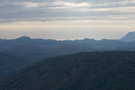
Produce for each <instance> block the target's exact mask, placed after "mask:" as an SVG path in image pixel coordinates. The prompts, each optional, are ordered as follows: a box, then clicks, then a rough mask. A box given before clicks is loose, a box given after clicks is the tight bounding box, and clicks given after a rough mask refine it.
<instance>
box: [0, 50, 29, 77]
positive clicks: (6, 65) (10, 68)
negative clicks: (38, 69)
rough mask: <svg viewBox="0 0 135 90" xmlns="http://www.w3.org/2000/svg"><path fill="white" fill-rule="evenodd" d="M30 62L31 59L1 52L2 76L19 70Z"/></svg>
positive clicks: (0, 71)
mask: <svg viewBox="0 0 135 90" xmlns="http://www.w3.org/2000/svg"><path fill="white" fill-rule="evenodd" d="M30 63H31V61H29V60H27V59H25V58H22V57H18V56H14V55H11V54H8V53H3V52H0V76H1V75H5V74H8V73H11V72H14V71H17V70H19V69H21V68H23V67H25V66H27V65H29V64H30Z"/></svg>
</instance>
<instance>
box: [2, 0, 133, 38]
mask: <svg viewBox="0 0 135 90" xmlns="http://www.w3.org/2000/svg"><path fill="white" fill-rule="evenodd" d="M0 1H1V4H0V7H1V8H0V38H1V39H14V38H18V37H21V36H29V37H31V38H43V39H57V40H66V39H69V40H73V39H84V38H93V39H97V40H100V39H119V38H121V37H123V36H124V35H125V34H127V33H128V32H131V31H134V29H135V25H134V24H135V0H102V1H99V0H94V1H93V0H68V1H66V0H51V1H50V0H29V1H25V0H19V1H18V0H14V1H12V0H0Z"/></svg>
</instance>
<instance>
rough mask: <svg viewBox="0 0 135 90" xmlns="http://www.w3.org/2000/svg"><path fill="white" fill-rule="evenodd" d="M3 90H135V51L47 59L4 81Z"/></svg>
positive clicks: (2, 83)
mask: <svg viewBox="0 0 135 90" xmlns="http://www.w3.org/2000/svg"><path fill="white" fill-rule="evenodd" d="M0 89H1V90H135V52H130V51H127V52H124V51H111V52H89V53H88V52H84V53H78V54H73V55H64V56H58V57H54V58H48V59H44V60H43V61H40V62H38V63H36V64H34V65H31V66H28V67H26V68H24V69H22V70H20V71H18V72H16V73H14V74H13V75H10V76H8V77H5V78H3V79H0Z"/></svg>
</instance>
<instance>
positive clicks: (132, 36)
mask: <svg viewBox="0 0 135 90" xmlns="http://www.w3.org/2000/svg"><path fill="white" fill-rule="evenodd" d="M120 40H121V41H124V42H131V41H135V32H129V33H128V34H127V35H125V36H124V37H122V38H121V39H120Z"/></svg>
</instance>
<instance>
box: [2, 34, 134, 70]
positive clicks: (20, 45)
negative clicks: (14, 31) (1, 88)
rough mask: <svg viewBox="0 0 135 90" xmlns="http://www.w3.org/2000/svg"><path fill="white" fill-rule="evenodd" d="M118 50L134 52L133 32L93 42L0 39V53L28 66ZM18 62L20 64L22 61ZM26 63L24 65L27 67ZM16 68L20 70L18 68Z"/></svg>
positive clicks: (84, 40) (21, 38)
mask: <svg viewBox="0 0 135 90" xmlns="http://www.w3.org/2000/svg"><path fill="white" fill-rule="evenodd" d="M120 50H121V51H125V50H126V51H135V40H134V32H129V33H128V34H127V35H126V36H124V37H123V38H121V39H119V40H108V39H102V40H94V39H88V38H85V39H82V40H64V41H57V40H53V39H31V38H30V37H27V36H23V37H20V38H17V39H10V40H6V39H0V52H3V53H7V54H9V55H12V56H15V57H20V58H25V59H26V60H28V61H27V62H30V63H29V64H32V63H35V62H38V61H40V60H42V59H44V58H48V57H54V56H58V55H66V54H73V53H78V52H93V51H120ZM19 60H20V62H22V59H19ZM19 60H18V61H19ZM27 62H26V64H25V65H28V63H27ZM7 63H8V62H7ZM0 64H1V62H0ZM12 66H14V65H12ZM18 66H19V64H18ZM15 68H17V67H16V66H15V67H14V70H12V71H16V69H15ZM18 68H19V69H20V67H18Z"/></svg>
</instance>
